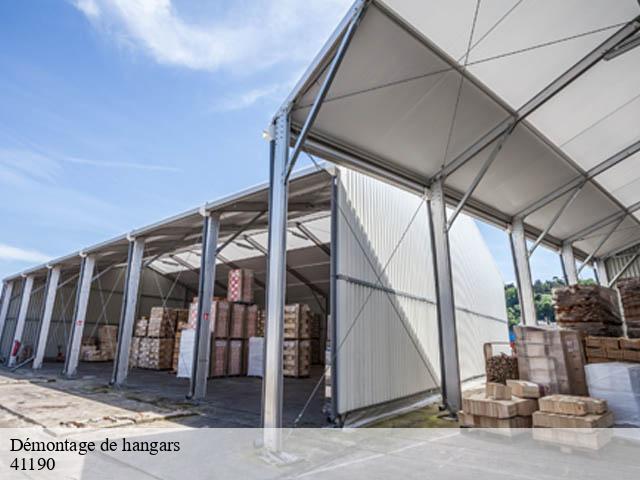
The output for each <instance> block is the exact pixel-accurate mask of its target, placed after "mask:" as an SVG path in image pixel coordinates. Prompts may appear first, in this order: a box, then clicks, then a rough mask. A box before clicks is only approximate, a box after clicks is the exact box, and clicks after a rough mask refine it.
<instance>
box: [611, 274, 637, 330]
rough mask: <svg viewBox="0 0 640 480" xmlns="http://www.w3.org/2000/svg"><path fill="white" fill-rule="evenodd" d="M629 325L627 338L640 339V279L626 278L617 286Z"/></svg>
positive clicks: (626, 321) (625, 318)
mask: <svg viewBox="0 0 640 480" xmlns="http://www.w3.org/2000/svg"><path fill="white" fill-rule="evenodd" d="M616 286H617V287H618V291H619V292H620V300H621V301H622V308H623V310H624V321H625V323H626V324H627V336H628V337H629V338H640V278H638V277H634V278H625V279H623V280H620V281H619V282H618V283H617V285H616Z"/></svg>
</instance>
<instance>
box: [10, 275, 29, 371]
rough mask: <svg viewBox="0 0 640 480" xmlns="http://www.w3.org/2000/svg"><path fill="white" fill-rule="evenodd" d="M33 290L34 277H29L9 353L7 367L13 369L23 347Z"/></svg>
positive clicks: (26, 280) (26, 279)
mask: <svg viewBox="0 0 640 480" xmlns="http://www.w3.org/2000/svg"><path fill="white" fill-rule="evenodd" d="M32 290H33V275H27V276H26V277H25V279H24V282H23V284H22V296H21V297H20V310H18V319H17V320H16V329H15V330H14V333H13V342H12V344H11V351H10V352H9V360H8V361H7V365H8V366H9V367H13V366H14V365H15V364H16V360H17V359H18V353H20V347H21V346H22V345H21V343H22V333H23V332H24V325H25V322H26V321H27V312H28V311H29V301H30V300H31V291H32Z"/></svg>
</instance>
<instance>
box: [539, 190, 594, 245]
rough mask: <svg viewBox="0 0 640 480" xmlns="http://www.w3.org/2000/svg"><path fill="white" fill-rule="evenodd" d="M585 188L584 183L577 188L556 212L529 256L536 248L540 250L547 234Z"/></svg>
mask: <svg viewBox="0 0 640 480" xmlns="http://www.w3.org/2000/svg"><path fill="white" fill-rule="evenodd" d="M583 186H584V183H583V184H582V185H580V186H579V187H578V188H576V190H575V191H574V192H573V194H572V195H570V196H569V197H568V198H567V200H566V201H565V202H564V203H563V204H562V206H561V207H560V209H559V210H558V211H557V212H556V214H555V215H554V216H553V218H552V219H551V221H550V222H549V224H548V225H547V226H546V227H545V229H544V230H543V231H542V233H540V235H538V238H536V241H535V242H534V243H533V245H532V246H531V248H530V249H529V256H531V255H533V252H535V251H536V248H538V246H539V245H540V244H541V243H542V241H543V240H544V237H546V236H547V234H548V233H549V231H550V230H551V229H552V228H553V226H554V225H555V224H556V222H557V221H558V219H559V218H560V217H561V216H562V214H563V213H564V212H566V211H567V208H569V207H570V206H571V204H572V203H573V202H574V201H575V199H576V198H577V197H578V195H580V192H581V191H582V187H583Z"/></svg>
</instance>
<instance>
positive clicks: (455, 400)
mask: <svg viewBox="0 0 640 480" xmlns="http://www.w3.org/2000/svg"><path fill="white" fill-rule="evenodd" d="M429 214H430V219H431V220H430V221H431V239H432V242H431V250H432V252H433V256H434V262H435V272H434V273H435V279H436V291H437V292H436V294H437V298H438V327H439V328H438V330H439V340H440V359H441V365H440V368H441V379H440V382H441V384H442V401H443V403H444V405H445V407H446V408H447V409H448V410H449V411H450V412H451V414H453V415H457V413H458V412H459V411H460V410H461V409H462V393H461V387H460V362H459V359H458V334H457V331H456V310H455V300H454V293H453V275H452V272H451V252H450V249H449V235H448V232H447V204H446V200H445V195H444V182H443V180H441V179H440V180H437V181H436V182H434V183H433V184H432V186H431V199H430V200H429Z"/></svg>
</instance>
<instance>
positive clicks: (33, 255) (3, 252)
mask: <svg viewBox="0 0 640 480" xmlns="http://www.w3.org/2000/svg"><path fill="white" fill-rule="evenodd" d="M50 259H51V256H49V255H46V254H44V253H41V252H38V251H37V250H26V249H24V248H19V247H12V246H11V245H6V244H4V243H0V260H10V261H19V262H31V263H44V262H46V261H48V260H50Z"/></svg>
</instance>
